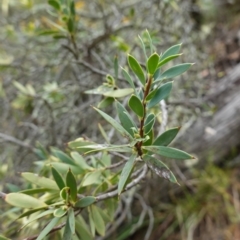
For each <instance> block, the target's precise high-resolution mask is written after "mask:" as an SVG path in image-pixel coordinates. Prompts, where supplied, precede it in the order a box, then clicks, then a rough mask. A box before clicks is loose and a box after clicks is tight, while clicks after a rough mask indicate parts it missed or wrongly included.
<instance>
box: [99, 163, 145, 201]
mask: <svg viewBox="0 0 240 240" xmlns="http://www.w3.org/2000/svg"><path fill="white" fill-rule="evenodd" d="M147 170H148V167H147V165H146V164H145V165H144V167H143V170H142V173H141V174H140V175H139V176H138V177H137V178H135V179H134V180H132V182H130V183H129V184H128V185H127V186H126V187H125V189H124V190H123V192H125V191H127V190H129V189H130V188H132V187H134V186H135V185H137V184H138V183H139V182H140V181H141V180H142V179H143V178H145V176H146V174H147ZM117 195H118V190H114V191H112V192H108V193H104V194H102V195H99V196H97V197H96V201H97V202H98V201H102V200H105V199H107V198H111V197H115V196H117Z"/></svg>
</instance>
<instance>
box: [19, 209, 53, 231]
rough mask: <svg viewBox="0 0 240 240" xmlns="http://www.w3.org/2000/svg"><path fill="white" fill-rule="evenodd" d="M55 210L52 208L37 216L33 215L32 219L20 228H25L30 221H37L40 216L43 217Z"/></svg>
mask: <svg viewBox="0 0 240 240" xmlns="http://www.w3.org/2000/svg"><path fill="white" fill-rule="evenodd" d="M53 211H54V210H53V209H50V210H47V211H44V212H42V213H40V214H38V215H37V216H35V217H33V218H30V219H29V220H28V221H27V222H26V223H25V224H24V225H23V226H22V227H21V228H20V230H21V229H23V228H24V227H26V226H27V225H28V224H29V223H31V222H34V221H36V220H38V219H40V218H42V217H44V216H47V215H49V214H52V213H53Z"/></svg>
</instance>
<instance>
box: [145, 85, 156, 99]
mask: <svg viewBox="0 0 240 240" xmlns="http://www.w3.org/2000/svg"><path fill="white" fill-rule="evenodd" d="M157 90H158V88H155V89H153V90H152V91H151V92H150V93H149V94H148V95H147V97H146V101H147V102H148V101H150V100H151V99H152V98H153V97H154V95H155V94H156V92H157Z"/></svg>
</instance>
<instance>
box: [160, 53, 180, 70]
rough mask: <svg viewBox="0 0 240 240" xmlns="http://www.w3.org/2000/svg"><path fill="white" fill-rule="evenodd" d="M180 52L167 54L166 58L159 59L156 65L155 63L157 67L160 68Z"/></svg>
mask: <svg viewBox="0 0 240 240" xmlns="http://www.w3.org/2000/svg"><path fill="white" fill-rule="evenodd" d="M181 55H182V54H176V55H172V56H169V57H167V58H164V59H163V60H161V61H160V62H159V63H158V65H157V68H160V67H162V66H163V65H164V64H166V63H168V62H169V61H171V60H173V59H175V58H177V57H179V56H181Z"/></svg>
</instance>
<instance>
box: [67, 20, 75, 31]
mask: <svg viewBox="0 0 240 240" xmlns="http://www.w3.org/2000/svg"><path fill="white" fill-rule="evenodd" d="M67 28H68V31H69V32H70V33H73V32H74V21H73V19H72V18H71V17H70V18H69V19H68V21H67Z"/></svg>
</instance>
